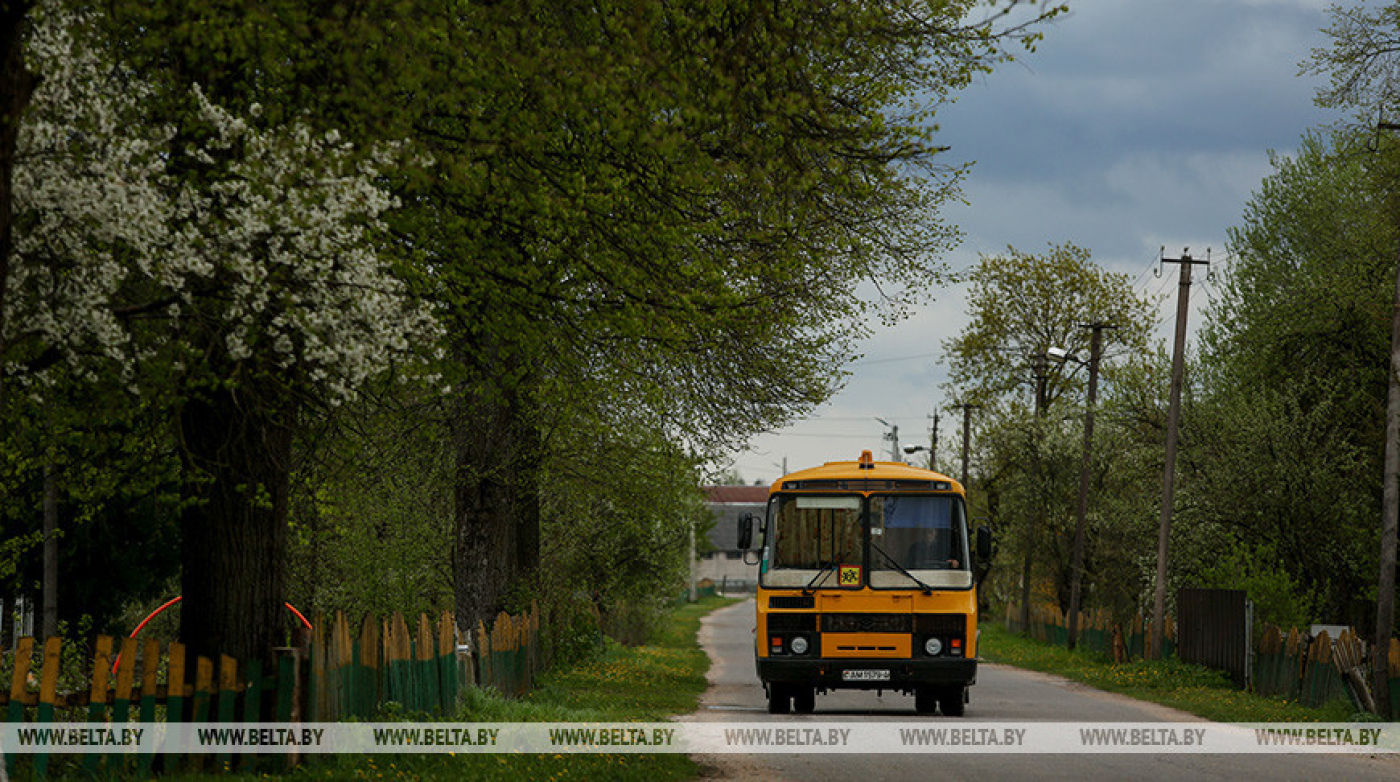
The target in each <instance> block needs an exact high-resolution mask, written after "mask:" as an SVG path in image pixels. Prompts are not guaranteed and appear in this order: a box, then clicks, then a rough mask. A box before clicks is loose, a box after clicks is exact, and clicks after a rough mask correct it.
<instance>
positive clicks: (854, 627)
mask: <svg viewBox="0 0 1400 782" xmlns="http://www.w3.org/2000/svg"><path fill="white" fill-rule="evenodd" d="M913 624H914V623H913V617H911V616H910V615H909V614H822V632H824V633H908V632H911V631H912V630H913Z"/></svg>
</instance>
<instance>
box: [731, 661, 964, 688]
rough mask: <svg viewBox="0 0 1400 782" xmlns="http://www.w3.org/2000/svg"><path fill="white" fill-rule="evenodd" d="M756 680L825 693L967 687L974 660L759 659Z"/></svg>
mask: <svg viewBox="0 0 1400 782" xmlns="http://www.w3.org/2000/svg"><path fill="white" fill-rule="evenodd" d="M758 677H759V678H760V679H762V680H763V681H764V682H765V683H768V682H791V683H797V684H803V685H809V686H815V687H818V688H822V689H827V690H904V689H912V688H914V687H918V686H928V685H932V686H940V687H942V686H948V685H969V684H973V683H975V682H976V681H977V660H976V659H967V658H962V657H939V658H922V659H912V660H870V659H841V658H807V659H803V658H800V657H759V658H758Z"/></svg>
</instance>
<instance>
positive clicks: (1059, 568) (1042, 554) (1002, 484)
mask: <svg viewBox="0 0 1400 782" xmlns="http://www.w3.org/2000/svg"><path fill="white" fill-rule="evenodd" d="M968 282H969V285H970V287H969V291H968V296H967V309H968V314H969V316H970V320H969V322H968V324H967V326H966V327H964V328H963V330H962V331H961V332H960V333H959V334H957V335H956V336H954V337H952V338H950V339H948V340H947V341H946V342H945V345H944V347H945V349H946V350H947V351H948V357H949V370H950V372H949V374H950V380H949V383H948V386H949V390H950V391H951V395H952V396H954V397H956V398H958V399H960V400H962V401H963V402H965V403H976V404H980V405H982V406H983V410H982V412H980V413H979V419H982V421H983V422H984V423H983V424H982V425H981V427H980V430H981V432H982V434H981V435H980V436H979V438H978V439H979V441H980V442H982V443H983V447H981V448H980V449H979V450H980V451H982V452H983V460H984V474H983V478H982V480H980V481H978V484H979V486H980V491H981V492H982V494H981V495H979V496H982V497H985V498H986V501H987V502H989V504H994V505H995V510H996V515H997V516H998V517H999V518H998V519H995V521H999V522H1001V523H1000V525H999V526H1000V527H1001V529H1002V530H1003V533H1004V538H1005V539H1006V540H1009V541H1010V542H1012V543H1014V549H1015V550H1016V551H1017V552H1018V553H1019V554H1020V555H1021V559H1022V561H1021V567H1020V568H1019V578H1020V579H1021V585H1020V586H1021V589H1020V595H1019V596H1018V597H1017V599H1018V600H1024V601H1025V603H1026V605H1024V606H1023V608H1025V609H1027V610H1028V607H1029V606H1028V603H1029V602H1030V601H1032V600H1035V599H1046V598H1048V599H1051V600H1055V601H1057V602H1058V603H1059V604H1060V605H1061V606H1062V607H1064V606H1067V604H1068V602H1069V592H1070V589H1069V585H1070V580H1071V571H1070V568H1071V556H1070V552H1071V546H1072V540H1073V533H1072V529H1073V524H1072V523H1070V519H1071V516H1072V514H1071V512H1070V511H1071V509H1072V507H1073V495H1072V487H1073V486H1075V485H1076V481H1075V477H1074V476H1075V475H1076V473H1077V471H1076V467H1077V466H1078V464H1079V456H1080V450H1081V448H1080V443H1081V442H1082V441H1081V440H1080V439H1079V438H1080V436H1081V432H1082V429H1081V428H1080V425H1079V424H1078V421H1079V419H1078V417H1077V416H1069V409H1071V407H1070V401H1071V400H1075V402H1074V404H1077V400H1078V398H1079V395H1080V393H1081V392H1082V390H1083V389H1084V385H1085V380H1086V377H1085V374H1086V373H1085V372H1084V366H1083V365H1082V364H1077V363H1067V364H1056V363H1054V362H1052V361H1050V359H1049V358H1048V356H1047V355H1046V353H1047V351H1048V350H1049V349H1050V348H1062V349H1065V350H1067V351H1068V352H1070V353H1071V354H1076V355H1077V356H1079V357H1081V358H1080V360H1081V362H1087V356H1088V352H1089V341H1090V339H1091V332H1090V331H1089V330H1088V329H1085V328H1083V326H1084V325H1086V324H1094V323H1102V324H1109V325H1111V326H1113V327H1114V328H1111V329H1107V330H1105V331H1104V332H1103V337H1104V342H1103V355H1104V357H1105V359H1106V361H1105V364H1104V366H1105V375H1106V380H1107V381H1108V382H1107V383H1106V389H1105V390H1106V391H1107V393H1105V397H1106V398H1110V399H1111V396H1112V392H1113V390H1114V384H1113V380H1114V368H1113V366H1112V362H1113V361H1114V360H1115V359H1118V358H1120V357H1123V356H1132V355H1134V354H1142V353H1143V352H1145V350H1146V345H1147V340H1148V335H1149V333H1150V331H1151V328H1152V325H1153V309H1152V302H1150V301H1148V300H1146V299H1144V298H1143V297H1141V296H1139V295H1137V294H1136V293H1135V292H1134V291H1133V288H1132V285H1131V282H1130V280H1129V279H1128V277H1127V276H1126V275H1124V274H1120V273H1114V272H1109V271H1107V270H1105V269H1103V268H1102V267H1100V266H1099V265H1098V264H1096V263H1095V262H1094V261H1093V260H1092V258H1091V256H1090V253H1089V251H1088V250H1087V249H1085V248H1081V247H1077V246H1075V245H1073V244H1068V243H1066V244H1062V245H1052V246H1050V247H1049V248H1048V249H1047V251H1046V252H1044V253H1043V254H1040V255H1036V254H1031V253H1026V252H1022V251H1020V250H1017V249H1015V248H1008V249H1007V251H1006V252H1005V253H1002V254H999V255H986V256H983V257H982V258H981V259H980V260H979V262H978V263H977V264H976V265H975V266H974V267H973V268H972V269H971V270H970V271H969V272H968ZM1028 384H1034V385H1033V386H1032V387H1034V388H1036V394H1037V395H1038V398H1034V401H1033V402H1027V401H1026V399H1027V395H1026V394H1025V391H1024V389H1025V388H1026V387H1027V385H1028ZM1067 420H1068V421H1070V422H1072V423H1074V424H1075V425H1074V426H1073V427H1071V428H1070V429H1067V428H1066V426H1065V423H1066V421H1067ZM1104 423H1105V424H1108V425H1107V426H1103V427H1102V428H1101V429H1100V435H1099V439H1100V440H1105V439H1110V438H1112V437H1114V435H1113V433H1111V432H1110V431H1108V430H1109V429H1110V428H1111V424H1112V421H1111V419H1106V420H1104ZM1103 472H1104V471H1103V470H1101V471H1100V479H1099V482H1098V485H1101V486H1102V485H1114V484H1115V483H1118V482H1117V481H1114V480H1111V479H1109V478H1107V477H1104V476H1103V475H1102V473H1103ZM1096 496H1097V495H1096ZM1008 522H1009V523H1008ZM1102 526H1103V525H1101V524H1099V523H1091V525H1090V529H1089V533H1090V535H1091V539H1090V541H1089V550H1090V552H1091V558H1090V562H1089V564H1088V566H1087V567H1088V569H1089V570H1090V571H1091V572H1092V571H1093V570H1094V568H1095V563H1094V561H1093V557H1092V551H1093V549H1094V545H1095V541H1096V540H1097V539H1098V537H1099V536H1098V534H1097V532H1098V530H1099V529H1100V528H1101V527H1102ZM1047 555H1048V556H1047ZM1037 560H1038V561H1039V562H1040V565H1039V566H1037V565H1036V562H1037ZM1037 570H1039V571H1043V573H1044V575H1048V578H1043V579H1042V581H1043V582H1044V583H1047V584H1049V590H1048V593H1046V594H1033V586H1034V583H1033V582H1034V581H1035V579H1036V576H1037ZM1000 572H1002V573H1003V574H1006V573H1008V572H1009V569H1004V570H1003V571H1000ZM1015 577H1016V575H1015V574H1011V576H1010V578H1015ZM1001 578H1002V580H1003V581H1006V580H1007V578H1008V576H1007V575H1003V576H1002V577H1001ZM994 588H998V589H1001V590H1002V591H1003V593H1006V592H1007V591H1008V590H1007V588H1006V587H1005V585H1004V584H1003V585H1001V586H999V587H994ZM1023 616H1024V614H1023Z"/></svg>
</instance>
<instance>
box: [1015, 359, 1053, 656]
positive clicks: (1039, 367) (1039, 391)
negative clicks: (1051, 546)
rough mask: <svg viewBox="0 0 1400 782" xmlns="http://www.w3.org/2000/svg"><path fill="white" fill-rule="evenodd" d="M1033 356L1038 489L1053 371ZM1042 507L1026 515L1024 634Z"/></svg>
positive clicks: (1033, 435) (1033, 441)
mask: <svg viewBox="0 0 1400 782" xmlns="http://www.w3.org/2000/svg"><path fill="white" fill-rule="evenodd" d="M1032 358H1034V359H1035V363H1034V370H1035V422H1034V426H1033V428H1032V432H1031V481H1032V483H1033V484H1034V486H1033V487H1032V490H1034V489H1035V488H1038V486H1039V484H1040V418H1041V416H1043V415H1044V414H1045V381H1046V380H1047V378H1048V377H1049V375H1048V371H1047V367H1046V363H1047V360H1048V359H1047V358H1046V355H1045V354H1044V353H1039V354H1037V355H1035V356H1033V357H1032ZM1039 509H1040V504H1039V503H1035V504H1034V509H1032V510H1031V512H1030V515H1029V516H1028V517H1027V518H1026V527H1027V529H1026V555H1025V559H1024V560H1023V561H1022V562H1021V634H1022V635H1024V634H1026V633H1029V632H1030V629H1031V564H1032V561H1033V560H1034V557H1035V538H1036V531H1037V529H1038V528H1039V526H1040V518H1039V516H1040V510H1039Z"/></svg>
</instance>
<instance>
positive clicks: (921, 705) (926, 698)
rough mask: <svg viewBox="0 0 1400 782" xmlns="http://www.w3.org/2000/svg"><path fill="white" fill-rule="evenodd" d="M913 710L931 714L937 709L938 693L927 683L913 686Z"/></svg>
mask: <svg viewBox="0 0 1400 782" xmlns="http://www.w3.org/2000/svg"><path fill="white" fill-rule="evenodd" d="M914 711H915V712H917V713H919V714H933V713H935V712H937V711H938V693H937V692H936V691H935V690H934V689H933V688H932V687H929V686H927V685H921V686H919V687H916V688H914Z"/></svg>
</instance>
